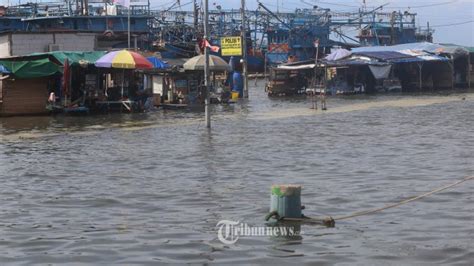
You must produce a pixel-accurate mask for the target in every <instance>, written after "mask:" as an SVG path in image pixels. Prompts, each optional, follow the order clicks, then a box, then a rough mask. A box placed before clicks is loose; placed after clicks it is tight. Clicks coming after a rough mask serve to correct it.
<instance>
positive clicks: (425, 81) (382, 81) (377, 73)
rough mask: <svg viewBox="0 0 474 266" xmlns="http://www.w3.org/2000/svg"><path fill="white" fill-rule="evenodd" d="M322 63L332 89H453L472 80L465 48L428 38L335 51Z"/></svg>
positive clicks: (348, 90)
mask: <svg viewBox="0 0 474 266" xmlns="http://www.w3.org/2000/svg"><path fill="white" fill-rule="evenodd" d="M338 55H339V56H338ZM323 64H324V67H325V68H326V69H328V79H327V87H328V89H329V90H330V91H332V92H333V93H353V92H355V91H361V92H362V91H365V92H376V91H394V90H396V91H404V92H406V91H421V90H435V89H452V88H455V87H468V86H469V83H470V75H469V66H470V57H469V52H468V51H467V50H466V49H463V48H461V47H448V46H442V45H437V44H432V43H426V42H425V43H410V44H401V45H394V46H376V47H360V48H354V49H352V50H351V51H347V50H345V52H341V51H334V52H333V54H331V55H330V56H328V57H327V58H326V59H325V60H324V61H323Z"/></svg>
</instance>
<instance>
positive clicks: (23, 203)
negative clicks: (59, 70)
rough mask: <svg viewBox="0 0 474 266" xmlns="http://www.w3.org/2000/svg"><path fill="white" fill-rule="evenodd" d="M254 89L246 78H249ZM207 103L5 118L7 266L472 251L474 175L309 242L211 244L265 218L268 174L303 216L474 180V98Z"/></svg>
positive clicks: (1, 171)
mask: <svg viewBox="0 0 474 266" xmlns="http://www.w3.org/2000/svg"><path fill="white" fill-rule="evenodd" d="M251 84H252V85H253V81H251ZM262 86H263V83H259V86H258V88H251V91H250V100H249V101H248V102H243V103H238V104H233V105H228V106H213V107H212V108H213V118H212V122H213V124H212V130H211V131H208V130H207V129H206V127H205V124H204V119H203V116H204V115H203V113H200V112H186V111H164V110H158V111H154V112H149V113H143V114H112V115H99V116H89V117H68V116H54V117H16V118H0V178H1V181H2V184H1V186H0V201H1V202H2V205H1V207H0V262H1V264H5V263H13V264H20V265H31V264H33V263H38V264H56V263H78V264H80V263H94V264H99V263H102V264H109V265H110V264H126V265H133V264H140V265H143V264H150V265H156V264H158V263H198V264H202V263H231V264H234V263H246V264H254V263H275V264H286V263H307V264H313V263H318V264H334V263H341V264H360V265H365V264H369V265H370V264H387V265H392V264H393V265H399V264H452V265H472V262H473V261H474V241H473V239H474V193H473V191H474V181H470V182H465V183H463V184H461V185H460V186H457V187H454V188H451V189H449V190H446V191H443V192H440V193H438V194H435V195H432V196H430V197H427V198H424V199H421V200H419V201H415V202H412V203H409V204H407V205H403V206H400V207H398V208H394V209H390V210H386V211H384V212H381V213H378V214H374V215H370V216H361V217H357V218H354V219H349V220H345V221H340V222H337V223H336V226H335V227H334V228H326V227H322V226H316V225H303V226H302V227H301V230H302V235H301V239H284V238H274V237H262V236H253V237H241V238H240V239H239V240H238V242H237V243H236V244H234V245H224V244H222V243H221V242H220V241H219V240H218V239H217V230H216V224H217V223H218V222H219V221H220V220H234V221H242V222H245V223H248V224H249V225H253V226H263V225H264V224H265V221H264V217H265V215H266V214H267V212H268V210H269V200H270V187H271V185H272V184H278V183H284V184H285V183H292V184H301V185H302V186H303V191H302V203H303V205H305V206H306V209H305V210H304V214H305V215H307V216H317V215H331V216H341V215H348V214H351V213H354V212H357V211H361V210H366V209H371V208H377V207H382V206H384V205H385V204H389V203H393V202H398V201H401V200H403V199H406V198H409V197H413V196H417V195H420V194H422V193H424V192H427V191H430V190H433V189H436V188H438V187H441V186H444V185H447V184H450V183H453V182H455V181H457V180H460V179H462V178H464V177H466V176H470V175H474V94H469V93H466V94H464V93H459V94H450V95H441V94H423V95H377V96H345V97H330V98H328V102H327V104H328V111H326V112H322V111H321V110H318V111H315V110H312V109H309V107H310V106H311V103H310V101H309V100H308V99H306V98H305V97H300V98H273V99H272V98H268V97H267V96H266V95H265V92H264V91H263V87H262Z"/></svg>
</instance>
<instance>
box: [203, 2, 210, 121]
mask: <svg viewBox="0 0 474 266" xmlns="http://www.w3.org/2000/svg"><path fill="white" fill-rule="evenodd" d="M208 38H209V0H204V57H205V59H206V60H205V63H204V87H205V89H204V91H205V94H206V98H205V100H204V104H205V107H204V108H205V109H204V112H205V116H206V127H207V128H211V113H210V111H209V101H210V99H209V47H207V39H208Z"/></svg>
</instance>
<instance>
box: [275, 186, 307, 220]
mask: <svg viewBox="0 0 474 266" xmlns="http://www.w3.org/2000/svg"><path fill="white" fill-rule="evenodd" d="M301 210H302V206H301V186H300V185H273V186H272V190H271V204H270V214H269V215H270V216H269V217H271V216H274V217H276V218H277V219H281V218H299V219H300V218H302V217H303V214H302V213H301Z"/></svg>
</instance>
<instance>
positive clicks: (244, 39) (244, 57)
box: [240, 0, 249, 98]
mask: <svg viewBox="0 0 474 266" xmlns="http://www.w3.org/2000/svg"><path fill="white" fill-rule="evenodd" d="M240 16H241V17H242V29H241V31H240V34H241V39H242V61H243V62H242V68H243V69H242V70H243V71H242V72H243V73H242V75H243V77H244V98H248V97H249V82H248V73H247V34H246V32H245V24H246V20H245V0H241V7H240Z"/></svg>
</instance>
